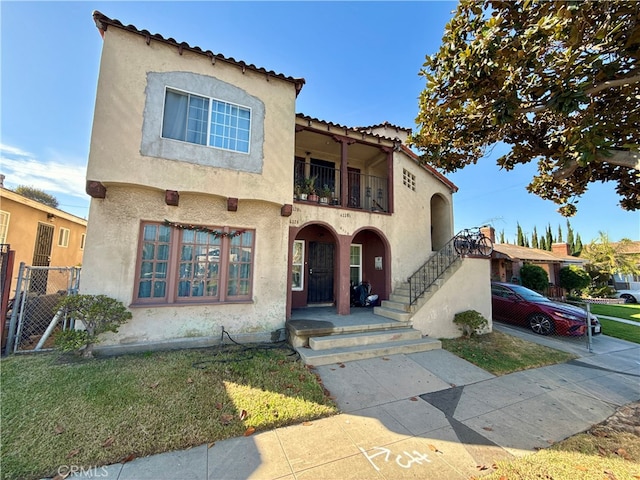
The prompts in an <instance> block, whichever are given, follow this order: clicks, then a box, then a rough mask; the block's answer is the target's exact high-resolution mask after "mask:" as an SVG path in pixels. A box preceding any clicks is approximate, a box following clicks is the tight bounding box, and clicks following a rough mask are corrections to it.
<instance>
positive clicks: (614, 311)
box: [589, 303, 640, 323]
mask: <svg viewBox="0 0 640 480" xmlns="http://www.w3.org/2000/svg"><path fill="white" fill-rule="evenodd" d="M589 309H590V310H591V312H592V313H595V314H596V315H606V316H608V317H617V318H624V319H625V320H633V321H634V322H638V323H640V304H637V303H626V304H624V305H601V304H599V303H591V304H589Z"/></svg>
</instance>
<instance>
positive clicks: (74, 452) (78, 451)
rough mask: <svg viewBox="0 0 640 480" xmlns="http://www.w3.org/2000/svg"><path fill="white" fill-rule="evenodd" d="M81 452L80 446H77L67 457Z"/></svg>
mask: <svg viewBox="0 0 640 480" xmlns="http://www.w3.org/2000/svg"><path fill="white" fill-rule="evenodd" d="M79 453H80V449H79V448H76V449H75V450H71V451H70V452H69V453H67V458H71V457H75V456H76V455H78V454H79Z"/></svg>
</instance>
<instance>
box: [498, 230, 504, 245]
mask: <svg viewBox="0 0 640 480" xmlns="http://www.w3.org/2000/svg"><path fill="white" fill-rule="evenodd" d="M499 243H504V230H501V231H500V241H499Z"/></svg>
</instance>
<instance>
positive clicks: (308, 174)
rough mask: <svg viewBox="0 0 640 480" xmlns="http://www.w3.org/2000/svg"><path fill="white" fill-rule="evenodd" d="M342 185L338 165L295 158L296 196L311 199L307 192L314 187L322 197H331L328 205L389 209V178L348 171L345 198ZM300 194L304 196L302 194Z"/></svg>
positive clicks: (375, 210)
mask: <svg viewBox="0 0 640 480" xmlns="http://www.w3.org/2000/svg"><path fill="white" fill-rule="evenodd" d="M341 185H342V175H341V172H340V170H339V169H337V168H329V167H324V166H321V165H314V164H308V163H304V162H301V161H298V160H296V164H295V169H294V191H295V193H296V199H297V200H302V201H305V200H306V201H309V197H308V196H309V194H310V193H311V191H314V192H315V194H316V195H317V196H318V197H319V198H328V204H329V205H334V206H335V205H337V206H345V207H348V208H357V209H361V210H368V211H373V212H389V188H388V184H387V179H386V178H381V177H376V176H373V175H364V174H361V173H359V172H354V171H349V172H348V174H347V195H346V198H342V196H341ZM300 194H301V195H302V196H303V197H304V198H300ZM316 201H319V200H316Z"/></svg>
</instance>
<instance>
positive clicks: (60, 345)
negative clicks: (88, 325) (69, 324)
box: [53, 330, 89, 352]
mask: <svg viewBox="0 0 640 480" xmlns="http://www.w3.org/2000/svg"><path fill="white" fill-rule="evenodd" d="M88 340H89V339H88V336H87V332H86V330H64V331H59V332H56V333H55V334H54V335H53V343H54V345H55V347H56V348H57V349H58V350H60V351H61V352H77V351H79V350H80V349H81V348H83V347H85V346H86V345H87V343H88Z"/></svg>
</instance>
